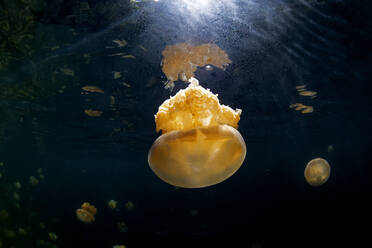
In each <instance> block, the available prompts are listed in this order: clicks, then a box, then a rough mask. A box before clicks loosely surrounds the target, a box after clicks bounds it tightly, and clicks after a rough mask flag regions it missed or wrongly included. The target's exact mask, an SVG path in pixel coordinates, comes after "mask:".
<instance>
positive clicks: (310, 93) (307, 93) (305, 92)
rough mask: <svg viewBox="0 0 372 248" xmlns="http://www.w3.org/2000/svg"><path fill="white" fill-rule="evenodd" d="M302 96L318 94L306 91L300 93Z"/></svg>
mask: <svg viewBox="0 0 372 248" xmlns="http://www.w3.org/2000/svg"><path fill="white" fill-rule="evenodd" d="M298 94H299V95H300V96H316V95H317V93H316V92H315V91H311V90H305V91H301V92H299V93H298Z"/></svg>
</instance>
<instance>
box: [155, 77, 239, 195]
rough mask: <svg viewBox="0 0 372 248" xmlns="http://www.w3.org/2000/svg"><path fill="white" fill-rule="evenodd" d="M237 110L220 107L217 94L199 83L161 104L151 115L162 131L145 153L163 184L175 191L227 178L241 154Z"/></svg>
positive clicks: (231, 173)
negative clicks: (173, 188)
mask: <svg viewBox="0 0 372 248" xmlns="http://www.w3.org/2000/svg"><path fill="white" fill-rule="evenodd" d="M240 114H241V110H240V109H236V110H233V109H231V108H230V107H228V106H225V105H220V103H219V101H218V98H217V95H214V94H213V93H212V92H210V91H209V90H207V89H205V88H203V87H202V86H200V85H199V82H198V80H197V79H195V78H191V79H190V84H189V86H188V87H187V88H186V89H184V90H180V91H179V92H177V94H176V95H175V96H174V97H171V98H170V99H168V100H166V101H165V102H164V103H163V104H162V105H161V106H160V107H159V111H158V112H157V114H156V115H155V123H156V131H158V132H159V131H160V130H161V131H162V135H161V136H160V137H159V138H157V139H156V140H155V142H154V144H153V145H152V147H151V148H150V151H149V153H148V163H149V165H150V167H151V169H152V170H153V171H154V173H155V174H156V175H157V176H158V177H159V178H160V179H162V180H163V181H165V182H167V183H169V184H171V185H174V186H178V187H184V188H201V187H206V186H211V185H214V184H217V183H220V182H222V181H224V180H226V179H227V178H229V177H230V176H232V175H233V174H234V173H235V172H236V171H237V170H238V169H239V168H240V166H241V165H242V163H243V161H244V159H245V155H246V145H245V142H244V139H243V137H242V136H241V134H240V133H239V131H238V130H237V129H236V128H237V127H238V122H239V120H240Z"/></svg>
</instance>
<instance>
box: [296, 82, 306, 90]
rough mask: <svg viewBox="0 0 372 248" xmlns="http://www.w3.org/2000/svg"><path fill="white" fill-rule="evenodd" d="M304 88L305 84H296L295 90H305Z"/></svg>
mask: <svg viewBox="0 0 372 248" xmlns="http://www.w3.org/2000/svg"><path fill="white" fill-rule="evenodd" d="M305 88H306V84H303V85H298V86H296V90H298V91H301V90H305Z"/></svg>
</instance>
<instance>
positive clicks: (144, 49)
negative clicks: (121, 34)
mask: <svg viewBox="0 0 372 248" xmlns="http://www.w3.org/2000/svg"><path fill="white" fill-rule="evenodd" d="M138 47H139V48H141V49H142V50H143V51H145V52H147V49H146V48H145V47H144V46H142V45H139V46H138Z"/></svg>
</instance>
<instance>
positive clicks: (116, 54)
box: [108, 53, 125, 56]
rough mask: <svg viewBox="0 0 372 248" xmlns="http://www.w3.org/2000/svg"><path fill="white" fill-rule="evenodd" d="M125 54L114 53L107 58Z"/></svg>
mask: <svg viewBox="0 0 372 248" xmlns="http://www.w3.org/2000/svg"><path fill="white" fill-rule="evenodd" d="M124 54H125V53H114V54H109V55H108V56H122V55H124Z"/></svg>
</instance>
